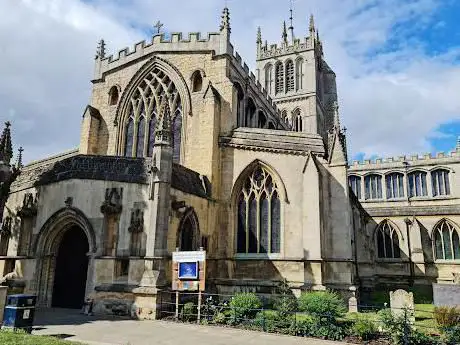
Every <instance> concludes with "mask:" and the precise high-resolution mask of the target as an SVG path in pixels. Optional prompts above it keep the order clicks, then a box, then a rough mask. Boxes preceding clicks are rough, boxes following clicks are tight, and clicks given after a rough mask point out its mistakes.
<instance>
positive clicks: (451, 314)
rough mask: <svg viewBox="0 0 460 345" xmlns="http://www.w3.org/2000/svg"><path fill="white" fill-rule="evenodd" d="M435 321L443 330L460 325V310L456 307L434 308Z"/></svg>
mask: <svg viewBox="0 0 460 345" xmlns="http://www.w3.org/2000/svg"><path fill="white" fill-rule="evenodd" d="M434 319H435V320H436V323H437V324H438V326H439V327H440V328H441V329H444V328H447V327H454V326H457V325H458V324H460V309H459V308H456V307H436V308H434Z"/></svg>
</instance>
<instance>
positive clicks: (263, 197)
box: [236, 165, 281, 254]
mask: <svg viewBox="0 0 460 345" xmlns="http://www.w3.org/2000/svg"><path fill="white" fill-rule="evenodd" d="M236 209H237V219H238V220H237V252H238V253H244V254H267V253H280V251H281V200H280V192H279V186H278V185H277V184H276V183H275V181H274V179H273V177H272V175H271V174H270V173H269V172H268V171H267V170H266V169H265V168H264V167H262V166H260V165H257V166H256V168H255V169H254V170H253V171H252V172H251V173H250V174H249V175H248V176H247V177H246V179H245V181H244V183H243V187H242V189H241V191H240V193H239V196H238V198H237V207H236Z"/></svg>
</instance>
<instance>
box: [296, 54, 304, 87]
mask: <svg viewBox="0 0 460 345" xmlns="http://www.w3.org/2000/svg"><path fill="white" fill-rule="evenodd" d="M303 77H304V73H303V59H302V58H300V59H297V61H296V88H297V91H298V90H302V89H303Z"/></svg>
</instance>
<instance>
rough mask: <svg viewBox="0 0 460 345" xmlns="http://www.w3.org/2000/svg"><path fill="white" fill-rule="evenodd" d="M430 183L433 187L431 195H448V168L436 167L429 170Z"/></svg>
mask: <svg viewBox="0 0 460 345" xmlns="http://www.w3.org/2000/svg"><path fill="white" fill-rule="evenodd" d="M431 185H432V188H433V196H439V195H449V194H450V184H449V170H446V169H436V170H434V171H432V172H431Z"/></svg>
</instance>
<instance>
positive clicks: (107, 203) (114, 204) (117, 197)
mask: <svg viewBox="0 0 460 345" xmlns="http://www.w3.org/2000/svg"><path fill="white" fill-rule="evenodd" d="M122 196H123V188H107V189H106V190H105V199H104V202H103V203H102V205H101V212H102V213H103V214H120V213H121V211H122V209H123V206H122Z"/></svg>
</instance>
